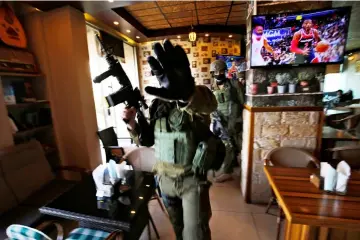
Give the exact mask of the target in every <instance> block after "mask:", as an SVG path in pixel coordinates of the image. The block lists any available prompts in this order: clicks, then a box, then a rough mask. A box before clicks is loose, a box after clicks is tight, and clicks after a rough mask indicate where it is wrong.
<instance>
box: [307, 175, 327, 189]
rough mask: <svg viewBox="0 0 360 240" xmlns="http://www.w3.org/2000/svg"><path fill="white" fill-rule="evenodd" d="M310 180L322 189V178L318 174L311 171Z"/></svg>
mask: <svg viewBox="0 0 360 240" xmlns="http://www.w3.org/2000/svg"><path fill="white" fill-rule="evenodd" d="M310 182H311V183H312V184H314V186H315V187H316V188H318V189H321V190H324V178H323V177H321V176H320V174H316V173H313V174H312V175H311V176H310Z"/></svg>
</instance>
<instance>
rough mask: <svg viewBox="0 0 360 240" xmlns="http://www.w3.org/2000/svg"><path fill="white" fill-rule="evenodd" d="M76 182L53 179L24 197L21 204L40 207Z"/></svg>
mask: <svg viewBox="0 0 360 240" xmlns="http://www.w3.org/2000/svg"><path fill="white" fill-rule="evenodd" d="M75 183H76V182H73V181H66V180H53V181H51V182H50V183H48V184H46V185H45V186H44V187H42V188H41V189H40V190H38V191H36V192H35V193H33V194H32V195H30V196H29V197H28V198H27V199H25V200H24V201H23V202H22V203H21V205H22V206H31V207H37V208H39V207H42V206H44V205H46V204H47V203H49V202H50V201H52V200H53V199H55V198H57V197H58V196H60V195H61V194H62V193H63V192H66V191H67V190H69V189H70V188H71V187H72V186H74V184H75Z"/></svg>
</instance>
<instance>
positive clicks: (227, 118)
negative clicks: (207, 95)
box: [211, 60, 244, 174]
mask: <svg viewBox="0 0 360 240" xmlns="http://www.w3.org/2000/svg"><path fill="white" fill-rule="evenodd" d="M214 64H215V65H217V66H215V67H213V69H212V70H213V71H219V69H216V67H218V68H224V67H225V69H226V65H225V63H224V62H223V61H219V60H217V61H215V62H213V63H212V65H214ZM219 65H220V66H219ZM212 90H213V93H214V95H215V98H216V101H217V103H218V107H217V112H218V114H219V115H220V118H219V117H213V118H212V122H211V125H212V129H213V132H214V134H215V135H217V136H219V137H220V138H221V139H222V140H223V142H224V144H225V147H226V156H225V159H224V164H223V166H222V169H221V171H220V173H225V174H231V173H232V172H233V163H234V160H235V159H236V152H237V151H236V150H238V151H240V149H241V144H242V143H241V140H242V136H241V134H242V109H243V104H244V94H243V89H242V88H241V87H240V83H239V82H238V81H237V80H230V79H226V80H225V81H224V82H223V83H222V88H220V87H219V86H218V85H217V83H216V81H214V84H213V85H212ZM219 121H220V122H219ZM234 145H235V146H234Z"/></svg>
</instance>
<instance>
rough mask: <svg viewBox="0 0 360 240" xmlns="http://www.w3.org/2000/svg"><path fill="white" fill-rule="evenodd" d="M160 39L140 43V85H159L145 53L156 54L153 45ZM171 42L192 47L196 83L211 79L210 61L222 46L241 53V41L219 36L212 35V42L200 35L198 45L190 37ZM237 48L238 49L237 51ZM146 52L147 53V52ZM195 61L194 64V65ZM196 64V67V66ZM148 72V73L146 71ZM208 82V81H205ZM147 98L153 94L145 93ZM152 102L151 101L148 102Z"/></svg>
mask: <svg viewBox="0 0 360 240" xmlns="http://www.w3.org/2000/svg"><path fill="white" fill-rule="evenodd" d="M228 41H233V43H232V48H228ZM157 42H160V41H154V42H143V43H139V47H138V49H137V50H138V56H141V57H140V58H139V62H138V65H139V71H140V72H139V75H140V78H141V79H140V81H142V82H141V83H140V86H142V88H143V87H145V86H152V85H154V86H157V85H158V81H157V80H156V78H155V77H154V76H151V75H150V73H151V72H150V66H149V64H148V63H147V61H146V59H145V55H146V56H148V55H153V56H154V51H151V49H152V46H153V45H154V43H157ZM171 42H172V43H173V45H174V46H175V45H183V46H187V47H185V48H192V49H190V54H188V55H187V57H188V59H189V62H190V63H191V68H190V69H191V73H192V75H193V76H194V78H195V83H196V84H201V85H204V83H203V80H204V79H210V80H211V76H210V74H209V63H211V61H214V60H215V58H216V55H219V54H220V53H221V48H226V49H227V51H228V52H231V51H232V52H233V53H235V52H237V53H238V54H239V53H240V42H239V41H235V40H233V39H226V38H225V39H224V40H223V41H222V42H221V41H220V38H219V37H211V39H210V43H203V38H202V37H200V38H199V39H198V40H197V41H196V45H197V46H192V43H190V42H188V39H171ZM220 43H222V44H225V45H224V46H223V47H220ZM236 50H237V51H236ZM145 52H146V53H145ZM206 58H208V59H210V61H209V60H205V63H204V59H206ZM193 62H194V65H193ZM195 64H196V67H195ZM145 72H147V73H145ZM149 75H150V77H145V76H149ZM205 82H207V81H205ZM205 85H206V86H211V85H210V84H205ZM145 99H146V100H147V101H149V100H151V99H153V97H152V96H149V95H147V94H146V93H145ZM148 103H149V104H150V102H148Z"/></svg>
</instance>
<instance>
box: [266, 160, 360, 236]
mask: <svg viewBox="0 0 360 240" xmlns="http://www.w3.org/2000/svg"><path fill="white" fill-rule="evenodd" d="M265 173H266V176H267V178H268V180H269V182H270V185H271V187H272V189H273V190H274V192H275V195H276V197H277V199H278V201H279V202H280V205H281V206H282V208H283V210H284V213H285V216H286V219H287V220H288V221H289V222H290V223H292V224H304V225H313V226H323V227H330V228H343V229H360V172H352V174H351V177H350V180H349V182H348V192H347V195H346V196H340V195H336V194H329V193H326V192H324V191H322V190H320V189H318V188H316V187H315V186H314V185H313V184H312V183H311V182H310V175H311V174H313V173H319V169H310V168H281V167H271V166H265Z"/></svg>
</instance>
